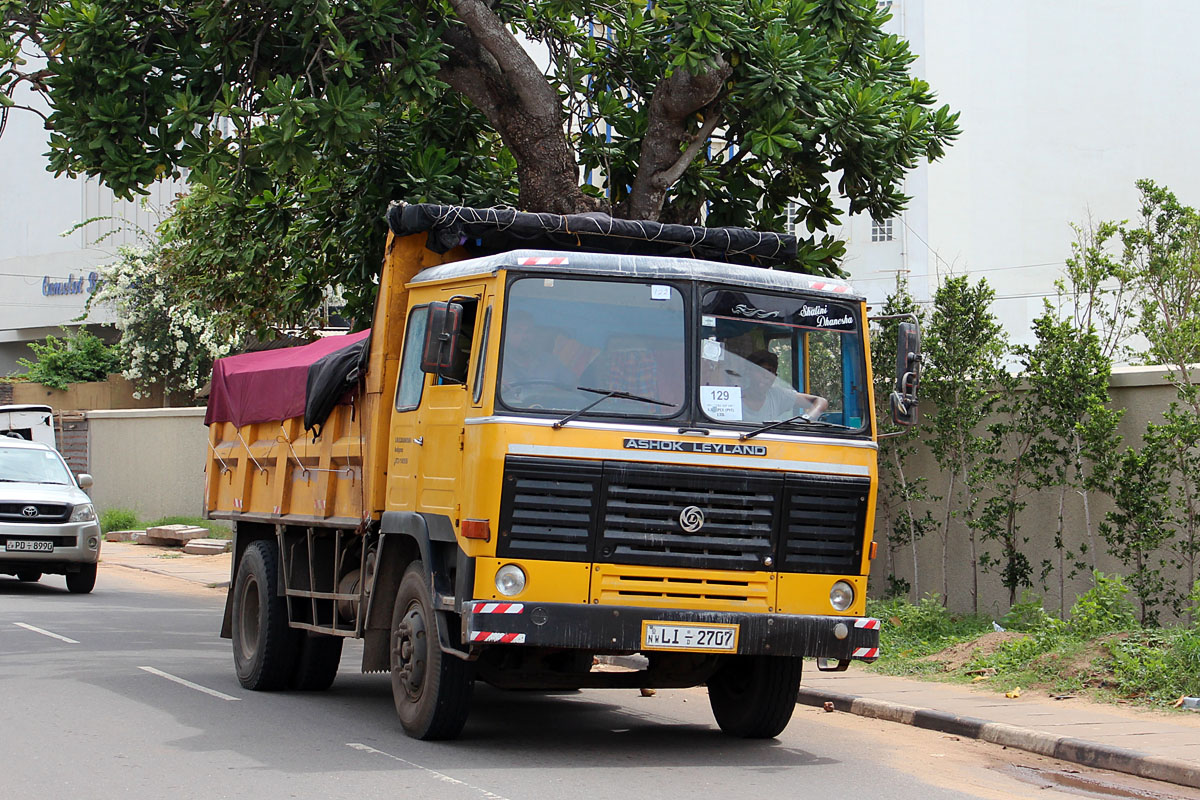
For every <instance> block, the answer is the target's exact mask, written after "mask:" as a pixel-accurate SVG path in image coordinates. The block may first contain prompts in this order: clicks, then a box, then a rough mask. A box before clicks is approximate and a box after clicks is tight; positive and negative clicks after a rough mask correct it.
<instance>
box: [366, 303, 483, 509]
mask: <svg viewBox="0 0 1200 800" xmlns="http://www.w3.org/2000/svg"><path fill="white" fill-rule="evenodd" d="M483 289H484V287H483V286H470V287H457V288H455V289H454V290H453V291H450V290H447V291H446V297H445V298H444V299H446V300H449V299H451V297H452V296H453V297H454V298H456V299H455V302H459V303H462V305H463V311H464V313H463V323H462V328H460V337H461V339H462V341H463V342H464V344H468V343H469V346H470V349H469V351H468V353H467V355H466V358H465V359H464V362H463V363H464V366H465V369H464V375H462V376H461V378H462V380H463V382H459V380H457V379H455V378H439V377H438V376H435V375H431V374H426V373H424V372H421V368H420V360H421V348H422V345H423V343H424V341H425V337H426V333H427V330H428V323H429V313H428V306H427V305H418V306H416V307H414V308H413V310H412V312H411V313H410V317H409V326H408V329H407V330H406V332H405V337H404V339H405V341H404V354H403V357H402V361H401V365H400V379H399V383H398V385H397V388H396V412H395V415H394V417H393V423H392V468H391V469H389V472H388V507H389V508H392V509H407V510H412V511H420V512H424V513H429V514H440V515H444V516H446V517H449V518H450V520H451V521H452V522H453V524H454V525H455V527H457V526H458V520H459V509H460V508H461V490H460V481H461V476H462V468H463V435H464V430H465V427H464V422H463V420H464V418H465V417H466V411H467V408H468V406H469V405H470V403H471V393H470V390H469V383H468V382H466V375H469V374H470V365H471V363H472V362H473V361H474V354H475V353H477V352H478V341H477V340H478V338H479V336H480V335H481V331H480V328H481V327H482V326H481V325H479V324H478V319H479V308H480V306H481V303H480V302H479V300H480V298H481V297H482V295H483ZM439 299H443V298H439Z"/></svg>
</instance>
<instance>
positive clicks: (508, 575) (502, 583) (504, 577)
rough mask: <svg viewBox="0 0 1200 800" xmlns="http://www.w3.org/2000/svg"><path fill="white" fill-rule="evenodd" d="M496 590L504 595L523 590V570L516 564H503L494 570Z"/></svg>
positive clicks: (509, 595)
mask: <svg viewBox="0 0 1200 800" xmlns="http://www.w3.org/2000/svg"><path fill="white" fill-rule="evenodd" d="M496 591H497V592H499V593H500V594H502V595H504V596H505V597H512V596H513V595H518V594H520V593H521V592H523V591H525V571H524V570H523V569H521V568H520V567H518V566H517V565H516V564H505V565H504V566H503V567H501V568H500V569H498V570H496Z"/></svg>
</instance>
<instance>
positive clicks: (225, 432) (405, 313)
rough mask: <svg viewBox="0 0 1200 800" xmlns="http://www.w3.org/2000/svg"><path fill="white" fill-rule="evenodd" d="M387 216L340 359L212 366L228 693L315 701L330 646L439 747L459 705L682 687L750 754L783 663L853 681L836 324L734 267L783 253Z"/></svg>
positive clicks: (325, 677) (845, 448)
mask: <svg viewBox="0 0 1200 800" xmlns="http://www.w3.org/2000/svg"><path fill="white" fill-rule="evenodd" d="M388 221H389V225H390V227H391V230H392V233H391V235H390V236H389V240H388V246H387V254H386V258H385V262H384V265H383V269H382V274H381V279H380V284H379V295H378V301H377V305H376V310H375V316H374V324H373V327H372V328H371V330H370V331H369V333H368V332H365V331H364V332H363V333H360V334H357V335H355V336H346V337H333V338H329V339H324V340H321V341H318V342H317V343H316V344H313V345H309V346H306V347H301V348H294V349H290V350H282V351H274V352H268V353H253V354H247V355H242V356H235V357H232V358H229V359H223V360H222V361H220V362H218V364H217V367H216V368H215V369H214V379H213V393H212V397H211V399H210V405H209V410H208V418H207V420H206V423H207V424H208V425H209V429H210V450H209V456H210V457H209V459H208V465H207V475H206V489H205V497H206V513H207V515H208V516H209V517H211V518H218V519H226V520H231V521H232V523H233V527H234V568H233V574H232V581H231V585H230V590H229V596H228V600H227V603H226V607H225V619H224V625H223V628H222V635H223V636H225V637H227V638H232V640H233V651H234V663H235V667H236V670H237V674H238V678H239V680H240V681H241V683H242V685H243V686H246V687H247V688H250V689H257V690H269V689H278V688H292V689H300V690H304V689H308V690H321V689H325V688H327V687H329V686H330V685H331V684H332V682H333V680H334V678H335V675H336V673H337V670H338V666H339V661H340V657H341V651H342V642H343V640H344V639H345V638H347V637H356V638H361V639H363V640H364V647H363V662H362V670H363V671H364V672H389V673H390V675H391V683H392V692H393V696H394V699H395V705H396V710H397V713H398V715H399V717H400V721H401V724H402V727H403V728H404V730H405V731H406V732H407V733H408V734H409V735H411V736H414V737H418V738H425V739H436V738H451V737H454V736H456V735H457V734H458V733H459V732H460V730H461V729H462V727H463V725H464V723H465V721H466V719H467V716H468V711H469V707H470V702H471V693H472V686H473V684H474V682H475V681H484V682H486V683H488V684H491V685H494V686H497V687H501V688H514V689H517V688H582V687H626V688H635V689H636V688H651V687H656V688H669V687H686V686H696V685H702V684H706V685H707V686H708V692H709V697H710V700H711V705H712V709H713V712H714V715H715V717H716V721H717V723H718V724H719V726H720V727H721V729H722V730H723V731H725V732H727V733H729V734H732V735H735V736H741V737H758V738H763V737H771V736H775V735H776V734H778V733H779V732H780V731H782V730H783V728H784V727H785V726H786V725H787V723H788V720H789V719H790V717H791V714H792V711H793V708H794V705H795V700H796V694H797V691H798V686H799V682H800V677H801V664H802V659H804V658H806V657H807V658H815V659H817V666H818V667H819V668H821V669H844V668H845V667H846V666H847V665H848V664H849V663H850V661H851V660H852V659H864V660H871V659H873V658H875V657H876V656H877V655H878V649H877V648H878V640H879V622H878V620H875V619H871V618H868V617H866V616H865V614H864V608H865V599H866V589H867V573H868V568H869V565H870V559H871V557H872V556H873V555H874V551H875V545H874V544H873V542H872V540H871V530H872V523H873V516H874V503H875V490H876V475H877V473H876V451H877V448H876V438H877V433H876V424H875V421H874V420H873V419H872V409H873V408H874V405H873V398H872V381H871V370H870V360H869V356H868V346H867V333H866V329H867V319H866V306H865V304H864V301H863V298H861V297H859V296H856V295H855V294H854V293H853V292H852V290H851V289H850V287H849V286H848V285H847V284H845V283H843V282H841V281H837V280H831V279H827V278H820V277H814V276H809V275H802V274H796V273H792V272H788V271H784V270H780V269H767V268H764V266H771V265H773V264H782V263H785V262H786V261H787V260H788V259H789V258H791V257H793V256H794V252H795V240H794V239H792V237H788V236H782V235H775V234H759V233H754V232H751V231H746V230H741V229H705V228H694V227H686V226H671V225H658V224H655V223H642V222H623V221H619V220H612V219H609V218H607V217H603V216H597V215H579V216H566V217H563V216H553V215H545V214H540V215H534V214H522V213H518V212H514V211H500V210H494V209H488V210H474V209H467V208H461V207H446V206H429V205H403V204H396V205H394V206H393V207H392V208H391V209H390V210H389V214H388ZM900 328H901V339H902V341H901V346H900V356H899V358H898V362H899V363H898V364H897V373H898V374H897V380H898V391H897V392H896V393H894V394H893V396H892V405H893V416H894V417H895V418H896V419H897V420H898V421H899V422H901V423H906V422H911V421H912V419H913V418H914V416H915V413H916V408H915V377H916V371H917V369H916V366H915V365H916V364H917V362H918V344H917V338H916V335H915V328H914V327H912V326H909V325H907V324H902V325H901V326H900ZM636 654H640V657H636ZM604 656H627V657H628V656H634V657H632V658H627V659H623V660H622V659H616V660H617V661H624V663H626V664H634V665H635V667H636V666H641V668H640V669H637V668H634V669H627V668H621V669H618V668H613V667H611V666H608V663H609V662H611V661H612V660H613V659H606V658H603V657H604Z"/></svg>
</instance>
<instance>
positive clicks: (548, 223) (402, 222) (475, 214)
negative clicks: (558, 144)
mask: <svg viewBox="0 0 1200 800" xmlns="http://www.w3.org/2000/svg"><path fill="white" fill-rule="evenodd" d="M387 221H388V225H389V226H390V227H391V229H392V232H393V233H395V234H396V235H397V236H403V235H407V234H412V233H422V232H425V231H428V233H429V238H428V241H427V242H426V247H428V248H429V249H430V250H433V251H434V252H437V253H444V252H446V251H447V250H449V249H450V248H452V247H457V246H458V245H460V244H468V245H472V246H474V247H475V248H476V249H477V250H480V251H482V252H480V253H479V254H480V255H483V254H490V253H499V252H504V251H506V250H516V249H522V248H529V249H535V250H567V251H570V250H587V251H590V252H597V253H623V254H628V255H658V256H690V257H692V258H703V259H707V260H709V261H725V262H729V263H733V264H746V265H749V266H758V267H774V266H780V265H785V264H790V263H793V262H794V261H795V258H796V237H795V236H789V235H787V234H782V233H760V232H758V231H752V230H747V229H746V228H702V227H697V226H692V225H664V224H662V223H659V222H645V221H639V220H627V219H614V218H612V217H610V216H608V215H607V214H599V213H594V214H567V215H561V214H530V213H526V212H523V211H516V210H514V209H511V208H466V207H464V206H441V205H433V204H431V203H415V204H409V203H392V205H391V206H390V207H389V208H388V213H387Z"/></svg>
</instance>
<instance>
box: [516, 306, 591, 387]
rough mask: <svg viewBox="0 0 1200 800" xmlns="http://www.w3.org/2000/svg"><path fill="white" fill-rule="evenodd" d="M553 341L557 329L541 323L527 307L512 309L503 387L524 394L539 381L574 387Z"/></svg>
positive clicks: (570, 375)
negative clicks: (552, 329) (536, 320)
mask: <svg viewBox="0 0 1200 800" xmlns="http://www.w3.org/2000/svg"><path fill="white" fill-rule="evenodd" d="M554 341H555V335H554V333H553V332H552V331H551V330H549V329H548V328H545V327H542V326H539V325H538V324H537V323H536V322H535V321H534V319H533V315H532V314H530V313H529V312H528V311H514V312H513V313H511V314H510V315H509V319H508V330H507V332H506V333H505V339H504V364H503V366H502V369H501V372H502V375H503V377H502V379H501V386H502V388H503V389H506V390H510V391H513V390H515V391H516V392H519V393H520V394H523V395H527V394H528V390H529V388H530V387H536V386H537V385H538V384H541V385H546V384H553V385H555V386H557V387H559V388H564V389H565V388H573V387H574V385H575V383H574V381H573V380H572V378H573V376H572V374H571V371H570V370H569V369H567V367H566V365H564V364H563V363H562V361H561V360H559V358H558V356H556V355H555V354H554Z"/></svg>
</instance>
